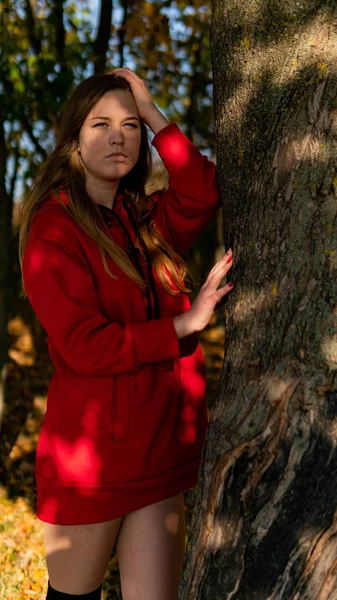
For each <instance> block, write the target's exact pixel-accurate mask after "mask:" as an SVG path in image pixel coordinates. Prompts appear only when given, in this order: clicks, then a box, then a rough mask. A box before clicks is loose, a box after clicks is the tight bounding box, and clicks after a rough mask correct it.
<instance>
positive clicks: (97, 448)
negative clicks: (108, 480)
mask: <svg viewBox="0 0 337 600" xmlns="http://www.w3.org/2000/svg"><path fill="white" fill-rule="evenodd" d="M112 404H113V377H112V376H111V375H110V376H108V377H85V376H83V375H79V374H77V373H75V372H74V371H72V370H71V369H70V368H69V367H67V369H66V372H65V374H64V377H63V382H62V390H61V395H60V408H61V410H60V426H59V428H58V429H57V428H56V427H55V428H54V432H53V445H54V448H55V458H56V460H57V475H58V478H59V479H60V480H62V481H67V482H69V483H71V482H86V483H87V484H91V485H96V484H99V483H100V481H101V478H102V473H103V471H104V464H103V457H102V447H104V446H106V444H107V442H108V441H109V439H111V438H112V434H113V431H114V427H115V426H114V422H113V420H112V417H111V411H112Z"/></svg>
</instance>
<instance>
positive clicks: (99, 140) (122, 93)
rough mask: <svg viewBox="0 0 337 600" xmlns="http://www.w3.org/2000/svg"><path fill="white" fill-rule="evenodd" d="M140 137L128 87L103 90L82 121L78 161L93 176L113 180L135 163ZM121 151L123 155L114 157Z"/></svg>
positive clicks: (137, 118) (126, 171) (132, 100)
mask: <svg viewBox="0 0 337 600" xmlns="http://www.w3.org/2000/svg"><path fill="white" fill-rule="evenodd" d="M140 140H141V129H140V119H139V114H138V111H137V107H136V104H135V101H134V98H133V95H132V93H131V92H130V91H128V90H113V91H111V92H107V93H106V94H104V96H102V98H101V99H100V100H99V101H98V102H97V104H96V105H95V106H94V108H93V109H92V110H91V112H90V113H89V114H88V116H87V118H86V120H85V121H84V123H83V125H82V127H81V130H80V134H79V144H78V149H79V151H80V154H81V159H82V163H83V165H84V168H85V170H86V173H87V176H88V175H89V176H90V177H91V178H92V177H93V178H94V179H103V180H105V181H109V180H110V181H116V180H119V179H121V177H124V176H125V175H126V174H127V173H129V171H131V169H132V168H133V167H134V166H135V164H136V162H137V160H138V155H139V147H140ZM118 152H121V153H123V154H124V155H125V156H120V155H119V156H114V155H115V154H116V153H118Z"/></svg>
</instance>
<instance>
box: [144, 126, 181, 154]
mask: <svg viewBox="0 0 337 600" xmlns="http://www.w3.org/2000/svg"><path fill="white" fill-rule="evenodd" d="M175 132H178V133H179V134H182V131H181V130H180V129H179V127H178V125H177V123H169V124H168V125H166V127H163V129H161V130H160V131H158V133H156V134H155V135H154V136H153V138H152V141H151V144H152V146H154V147H155V148H157V145H158V144H160V143H161V142H162V141H164V140H165V138H166V136H171V135H172V133H175ZM183 135H184V134H183ZM161 138H163V140H162V139H161Z"/></svg>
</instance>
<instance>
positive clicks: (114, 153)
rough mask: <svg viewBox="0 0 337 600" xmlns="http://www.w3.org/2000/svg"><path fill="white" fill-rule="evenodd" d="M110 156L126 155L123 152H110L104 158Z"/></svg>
mask: <svg viewBox="0 0 337 600" xmlns="http://www.w3.org/2000/svg"><path fill="white" fill-rule="evenodd" d="M111 156H124V157H125V158H127V155H126V154H124V152H111V154H109V155H108V156H107V157H106V158H110V157H111Z"/></svg>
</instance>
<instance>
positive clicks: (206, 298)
mask: <svg viewBox="0 0 337 600" xmlns="http://www.w3.org/2000/svg"><path fill="white" fill-rule="evenodd" d="M232 265H233V253H232V250H231V249H230V250H228V252H226V254H224V256H223V257H222V258H221V259H220V260H219V261H218V262H217V263H216V264H215V265H214V267H213V269H212V270H211V271H210V272H209V275H208V277H207V279H206V281H205V283H204V284H203V286H202V287H201V288H200V292H199V294H198V295H197V297H196V299H195V300H194V302H193V304H192V306H191V308H190V309H189V310H188V311H187V313H189V319H190V321H191V324H192V326H193V330H194V331H202V330H203V329H204V328H205V327H206V326H207V325H208V323H209V321H210V319H211V317H212V315H213V313H214V309H215V305H216V304H217V303H218V302H220V300H222V298H223V297H224V296H226V294H228V293H229V292H230V291H231V290H232V289H233V286H234V283H233V281H231V282H230V283H227V284H226V285H225V286H223V287H221V288H219V289H218V285H219V283H220V281H221V280H222V279H223V277H225V275H227V273H228V271H229V269H231V268H232Z"/></svg>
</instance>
